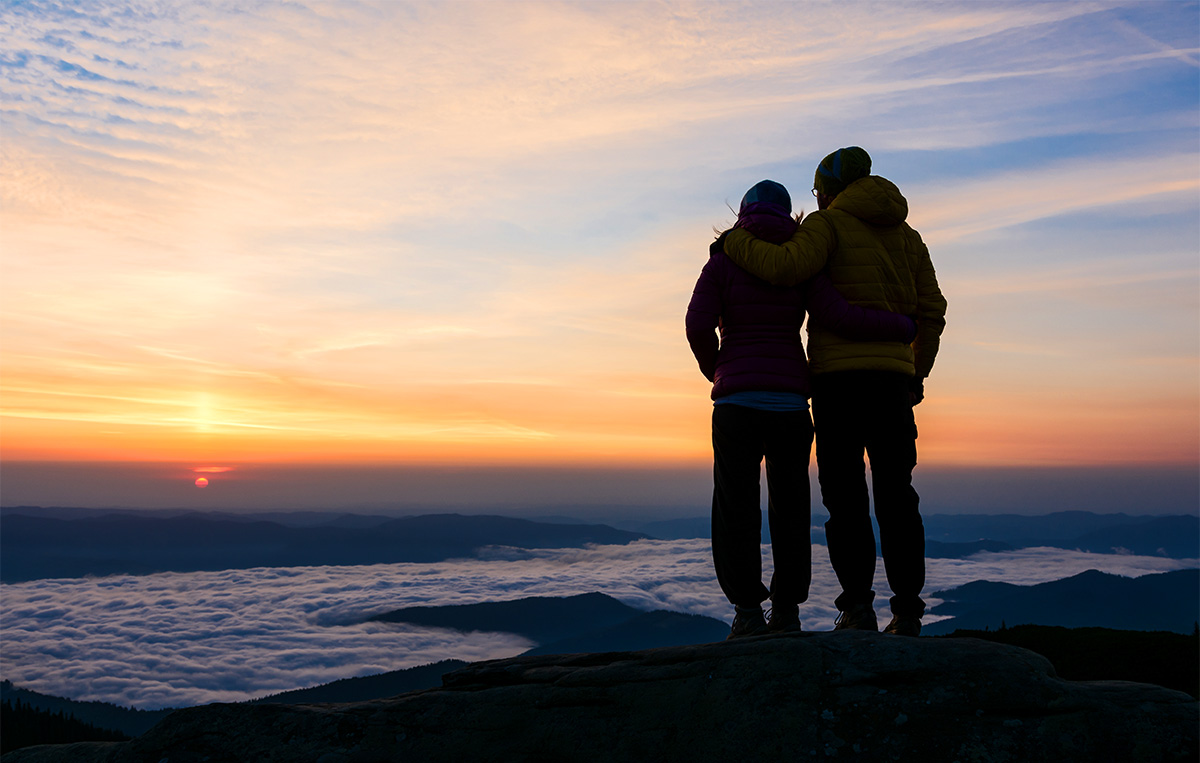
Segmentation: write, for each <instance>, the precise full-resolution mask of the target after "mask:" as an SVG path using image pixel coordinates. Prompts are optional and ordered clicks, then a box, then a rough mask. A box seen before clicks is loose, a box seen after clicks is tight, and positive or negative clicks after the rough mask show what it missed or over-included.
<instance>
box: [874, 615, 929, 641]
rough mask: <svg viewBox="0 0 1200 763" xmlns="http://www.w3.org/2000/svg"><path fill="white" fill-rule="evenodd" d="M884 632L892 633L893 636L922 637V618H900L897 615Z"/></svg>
mask: <svg viewBox="0 0 1200 763" xmlns="http://www.w3.org/2000/svg"><path fill="white" fill-rule="evenodd" d="M883 632H884V633H890V634H892V635H893V636H920V635H921V618H919V617H912V616H908V617H900V616H898V615H897V616H896V617H893V618H892V621H891V622H890V623H888V624H887V627H886V628H884V629H883Z"/></svg>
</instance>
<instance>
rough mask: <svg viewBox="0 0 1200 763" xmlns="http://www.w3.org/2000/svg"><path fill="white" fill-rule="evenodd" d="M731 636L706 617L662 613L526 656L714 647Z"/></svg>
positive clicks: (642, 615)
mask: <svg viewBox="0 0 1200 763" xmlns="http://www.w3.org/2000/svg"><path fill="white" fill-rule="evenodd" d="M728 635H729V625H728V624H727V623H724V622H721V621H720V620H717V619H715V618H712V617H705V616H704V615H689V614H685V613H683V612H670V611H668V610H665V609H658V610H655V611H653V612H642V613H640V614H638V615H637V616H635V617H633V618H632V619H630V620H626V621H625V622H623V623H617V624H616V625H611V626H609V627H607V628H600V629H597V630H595V631H592V632H590V633H583V634H580V635H577V636H571V637H569V638H564V639H561V640H559V641H554V642H551V643H549V644H543V645H541V646H536V647H534V648H533V649H530V650H529V651H527V652H525V654H576V653H580V652H636V651H639V650H642V649H655V648H657V647H660V646H685V645H687V644H710V643H712V642H714V641H721V640H722V639H724V638H725V637H726V636H728Z"/></svg>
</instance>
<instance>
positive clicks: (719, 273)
mask: <svg viewBox="0 0 1200 763" xmlns="http://www.w3.org/2000/svg"><path fill="white" fill-rule="evenodd" d="M789 221H790V223H791V226H790V227H791V229H792V230H794V229H795V225H796V223H795V221H791V220H790V218H789ZM754 223H755V221H754V220H753V219H751V218H749V217H748V216H747V215H745V214H743V216H742V219H740V220H739V225H740V226H741V227H746V228H748V229H750V231H751V232H753V233H755V235H757V236H759V237H760V238H766V236H762V235H759V233H758V232H757V231H756V228H758V229H759V230H762V227H760V226H758V225H755V224H754ZM770 227H771V228H777V227H778V224H777V223H770ZM769 232H770V233H773V234H775V236H772V237H777V236H778V235H781V231H779V230H771V231H769ZM788 236H790V232H788V233H787V234H786V235H784V238H783V240H787V238H788ZM723 238H724V236H722V237H721V238H719V239H717V240H716V241H714V242H713V244H712V246H711V247H710V248H709V258H708V263H707V264H706V265H705V266H704V269H703V270H702V271H701V273H700V278H699V280H697V281H696V288H695V289H694V290H693V292H692V301H691V302H690V303H689V304H688V311H687V338H688V344H690V345H691V347H692V354H693V355H695V356H696V361H697V362H698V363H699V364H700V371H701V373H703V374H704V376H705V378H706V379H708V380H709V381H711V382H713V388H712V398H713V399H714V400H716V399H717V398H720V397H724V396H726V395H730V394H733V393H735V392H751V391H771V392H795V393H798V394H801V395H805V396H807V395H808V394H809V389H808V360H807V358H806V357H805V355H804V345H803V342H802V340H801V338H800V326H801V324H802V323H803V322H804V313H805V311H806V310H807V311H809V312H810V313H811V314H812V319H813V320H814V321H816V322H818V323H820V324H821V326H822V328H827V329H829V330H831V331H834V332H836V333H838V334H841V335H842V336H844V337H846V338H848V339H863V340H876V341H879V340H882V341H897V342H911V341H912V339H913V336H914V335H915V334H916V326H915V324H914V323H913V321H912V320H911V319H909V318H908V317H906V316H903V315H900V314H898V313H891V312H887V311H886V310H872V309H869V308H863V307H856V306H854V305H851V304H849V303H848V302H846V300H845V299H844V298H843V297H842V295H841V294H840V293H839V292H838V290H837V288H836V287H835V286H834V285H833V282H832V281H830V280H829V278H828V277H827V276H825V275H823V274H822V275H819V276H817V277H816V278H813V279H812V280H810V281H808V282H807V283H804V284H800V285H799V286H772V285H770V284H769V283H767V282H766V281H763V280H762V279H759V278H756V277H755V276H752V275H750V274H749V273H747V272H746V271H744V270H742V269H741V268H740V267H738V266H737V265H735V264H734V262H733V260H731V259H729V257H728V256H727V255H726V254H725V252H724V251H723V249H724V247H723ZM718 326H719V327H720V329H721V338H720V342H719V343H718V340H717V335H716V333H715V331H714V329H716V328H717V327H718Z"/></svg>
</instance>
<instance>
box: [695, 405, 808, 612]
mask: <svg viewBox="0 0 1200 763" xmlns="http://www.w3.org/2000/svg"><path fill="white" fill-rule="evenodd" d="M712 439H713V507H712V552H713V564H714V566H715V567H716V571H717V582H718V583H720V584H721V590H722V591H724V592H725V596H726V598H728V599H729V601H730V602H731V603H732V604H734V605H735V606H738V607H747V608H749V607H757V606H759V605H761V604H762V602H763V601H765V600H766V599H767V598H768V597H770V599H771V601H772V603H773V604H774V605H775V606H781V605H791V604H799V603H801V602H803V601H805V600H807V599H808V586H809V583H810V582H811V580H812V547H811V543H812V538H811V529H810V527H811V510H812V506H811V503H812V500H811V497H810V495H809V484H808V455H809V452H810V451H811V450H812V440H813V426H812V419H811V417H810V416H809V414H808V411H786V412H785V411H764V410H759V409H757V408H746V407H743V406H740V405H728V404H725V405H714V406H713V426H712ZM764 457H765V458H766V460H767V521H768V523H769V526H770V528H771V556H772V559H773V560H774V563H775V574H774V575H773V576H772V578H771V587H770V588H769V589H768V588H767V587H766V586H764V585H763V582H762V510H761V509H760V508H759V484H758V473H759V465H760V464H761V463H762V460H763V458H764Z"/></svg>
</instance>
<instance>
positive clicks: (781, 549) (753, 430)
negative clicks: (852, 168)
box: [687, 180, 916, 638]
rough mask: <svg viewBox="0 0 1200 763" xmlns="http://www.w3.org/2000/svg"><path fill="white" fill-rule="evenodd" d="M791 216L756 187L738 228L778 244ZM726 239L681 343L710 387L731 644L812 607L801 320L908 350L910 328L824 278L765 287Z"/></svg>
mask: <svg viewBox="0 0 1200 763" xmlns="http://www.w3.org/2000/svg"><path fill="white" fill-rule="evenodd" d="M791 212H792V202H791V197H790V196H789V195H788V192H787V189H786V188H784V187H783V186H782V185H780V184H779V183H776V182H774V181H771V180H764V181H762V182H761V183H758V184H756V185H755V186H754V187H753V188H751V189H750V190H749V191H747V192H746V196H745V197H744V198H743V199H742V203H741V209H740V211H739V212H738V221H737V223H736V224H735V226H734V227H741V228H746V229H747V230H749V231H750V232H751V233H753V234H754V235H755V236H757V237H758V238H761V239H764V240H767V241H771V242H772V243H783V242H784V241H787V240H788V239H790V238H791V237H792V234H793V233H794V232H795V230H796V225H797V223H798V220H796V219H794V218H793V217H792V214H791ZM723 239H724V234H722V236H721V238H718V239H717V240H716V241H715V242H713V244H712V246H711V247H710V248H709V252H710V254H709V259H708V263H707V264H706V265H705V266H704V269H703V271H701V273H700V278H699V280H698V281H696V288H695V290H694V291H693V293H692V301H691V303H690V304H689V305H688V312H687V337H688V343H689V344H690V345H691V347H692V353H693V354H694V355H695V356H696V360H697V362H698V363H699V364H700V371H701V372H702V373H703V374H704V376H705V378H707V379H708V380H709V381H711V382H713V389H712V399H713V400H714V405H713V419H712V441H713V506H712V551H713V563H714V565H715V567H716V572H717V581H718V582H719V583H720V585H721V590H722V591H723V592H724V593H725V596H726V598H728V599H729V601H730V603H732V604H733V605H734V609H735V615H734V619H733V628H732V630H731V631H730V634H729V638H737V637H740V636H753V635H758V634H760V633H766V632H787V631H798V630H800V614H799V612H800V608H799V605H800V604H801V603H802V602H804V601H805V600H807V599H808V587H809V583H810V581H811V579H812V546H811V543H812V539H811V535H810V525H811V515H810V512H811V505H810V504H811V499H810V494H809V482H808V458H809V452H810V451H811V449H812V441H813V425H812V418H811V416H810V415H809V412H808V394H809V389H808V361H807V359H806V357H805V355H804V345H803V342H802V340H801V338H800V326H801V324H802V323H803V322H804V315H805V312H806V311H807V313H808V315H809V321H810V322H815V323H817V324H819V325H820V326H822V328H825V329H828V330H830V331H834V332H835V333H838V334H841V335H843V336H845V337H846V338H848V339H863V340H873V341H881V340H882V341H896V342H905V343H909V342H912V340H913V337H914V336H915V335H916V326H915V324H914V323H913V321H912V320H910V319H909V318H907V317H906V316H903V315H899V314H896V313H890V312H887V311H883V310H871V309H868V308H861V307H855V306H853V305H850V304H849V303H847V302H846V300H845V299H844V298H843V297H842V296H841V294H840V293H838V291H837V289H836V287H834V285H833V283H832V282H831V281H830V280H829V278H828V277H827V276H824V275H819V276H817V277H816V278H813V279H812V280H811V281H809V282H807V283H805V284H800V285H798V286H790V287H784V286H771V285H770V284H768V283H767V282H766V281H763V280H760V279H758V278H756V277H755V276H752V275H750V274H749V273H747V272H746V271H744V270H742V269H741V268H739V267H738V266H737V265H735V264H734V263H733V260H731V259H729V257H727V256H726V255H725V253H724V251H723V248H724V247H723ZM718 327H719V328H720V340H719V341H718V339H717V334H716V332H715V331H714V330H715V329H717V328H718ZM764 457H765V458H766V461H767V521H768V525H769V527H770V530H771V556H772V559H773V560H774V565H775V572H774V575H773V576H772V578H771V585H770V588H768V587H767V586H765V585H763V582H762V550H761V533H762V512H761V510H760V509H759V482H758V475H759V465H760V464H761V463H762V460H763V458H764ZM768 598H770V600H771V609H770V611H769V612H768V614H767V618H764V617H763V611H762V603H763V602H764V601H766V600H767V599H768Z"/></svg>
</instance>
